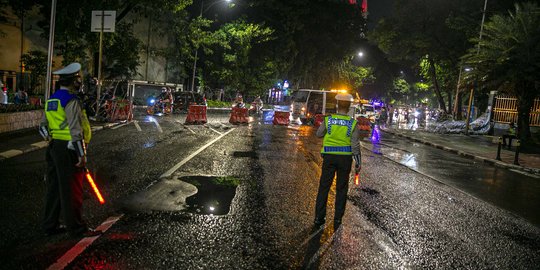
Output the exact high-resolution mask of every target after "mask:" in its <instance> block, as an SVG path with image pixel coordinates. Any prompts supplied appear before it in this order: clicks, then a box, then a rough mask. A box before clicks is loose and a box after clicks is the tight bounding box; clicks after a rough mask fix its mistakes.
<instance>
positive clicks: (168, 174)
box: [160, 128, 235, 178]
mask: <svg viewBox="0 0 540 270" xmlns="http://www.w3.org/2000/svg"><path fill="white" fill-rule="evenodd" d="M233 130H235V129H234V128H232V129H230V130H229V131H227V132H225V133H223V134H221V135H220V136H219V137H217V138H215V139H213V140H212V141H210V142H209V143H207V144H206V145H204V146H202V147H201V148H199V149H198V150H197V151H195V152H194V153H192V154H191V155H189V156H188V157H186V158H185V159H184V160H182V161H180V162H178V164H176V165H174V166H173V167H172V168H170V169H169V170H168V171H166V172H165V173H164V174H162V175H161V176H160V178H165V177H169V176H171V175H172V174H173V173H174V172H175V171H176V170H178V168H180V167H182V165H184V164H186V162H188V161H190V160H191V159H192V158H193V157H195V156H196V155H198V154H199V153H200V152H202V151H203V150H204V149H206V148H207V147H208V146H210V145H212V144H214V143H215V142H217V141H219V140H220V139H221V138H223V137H224V136H225V135H227V134H229V133H230V132H231V131H233Z"/></svg>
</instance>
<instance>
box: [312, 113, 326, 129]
mask: <svg viewBox="0 0 540 270" xmlns="http://www.w3.org/2000/svg"><path fill="white" fill-rule="evenodd" d="M323 122H324V114H316V115H315V120H314V121H313V125H314V126H315V127H318V126H320V125H322V123H323Z"/></svg>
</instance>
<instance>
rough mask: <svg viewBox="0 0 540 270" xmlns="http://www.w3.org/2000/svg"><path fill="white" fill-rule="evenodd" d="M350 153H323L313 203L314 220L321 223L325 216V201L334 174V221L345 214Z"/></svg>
mask: <svg viewBox="0 0 540 270" xmlns="http://www.w3.org/2000/svg"><path fill="white" fill-rule="evenodd" d="M351 166H352V156H351V155H330V154H323V165H322V173H321V179H320V181H319V192H318V194H317V202H316V203H315V222H316V223H323V222H324V220H325V217H326V203H327V201H328V192H329V191H330V187H331V186H332V182H333V180H334V177H335V176H336V173H337V177H336V202H335V212H334V221H337V222H339V223H341V218H342V217H343V215H344V214H345V205H346V203H347V191H348V189H349V174H350V173H351Z"/></svg>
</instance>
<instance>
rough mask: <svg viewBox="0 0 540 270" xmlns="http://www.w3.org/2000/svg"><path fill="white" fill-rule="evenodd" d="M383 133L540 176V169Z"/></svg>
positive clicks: (406, 136) (395, 133)
mask: <svg viewBox="0 0 540 270" xmlns="http://www.w3.org/2000/svg"><path fill="white" fill-rule="evenodd" d="M382 131H384V132H387V133H390V134H393V135H396V136H398V137H402V138H406V139H409V140H412V141H415V142H418V143H422V144H425V145H429V146H432V147H435V148H438V149H441V150H445V151H448V152H451V153H454V154H457V155H460V156H463V157H465V158H469V159H474V160H478V161H481V162H484V163H487V164H490V165H493V166H497V167H500V168H506V169H514V170H518V171H522V172H525V173H530V174H535V175H540V169H536V168H529V167H523V166H519V165H514V164H510V163H506V162H503V161H500V160H496V159H491V158H486V157H483V156H478V155H475V154H471V153H469V152H465V151H461V150H457V149H453V148H451V147H447V146H444V145H439V144H436V143H432V142H430V141H426V140H422V139H418V138H413V137H411V136H408V135H403V134H401V133H398V132H394V131H389V130H382Z"/></svg>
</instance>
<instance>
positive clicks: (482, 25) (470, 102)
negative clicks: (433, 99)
mask: <svg viewBox="0 0 540 270" xmlns="http://www.w3.org/2000/svg"><path fill="white" fill-rule="evenodd" d="M487 2H488V0H485V1H484V12H482V23H481V24H480V37H479V39H478V49H477V51H476V54H480V42H481V41H482V34H483V31H484V21H485V20H486V8H487ZM477 86H478V83H475V85H474V86H473V88H471V95H470V98H469V108H468V110H467V122H466V123H467V124H466V125H465V135H469V124H470V121H471V105H472V99H473V98H474V88H475V87H477Z"/></svg>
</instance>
